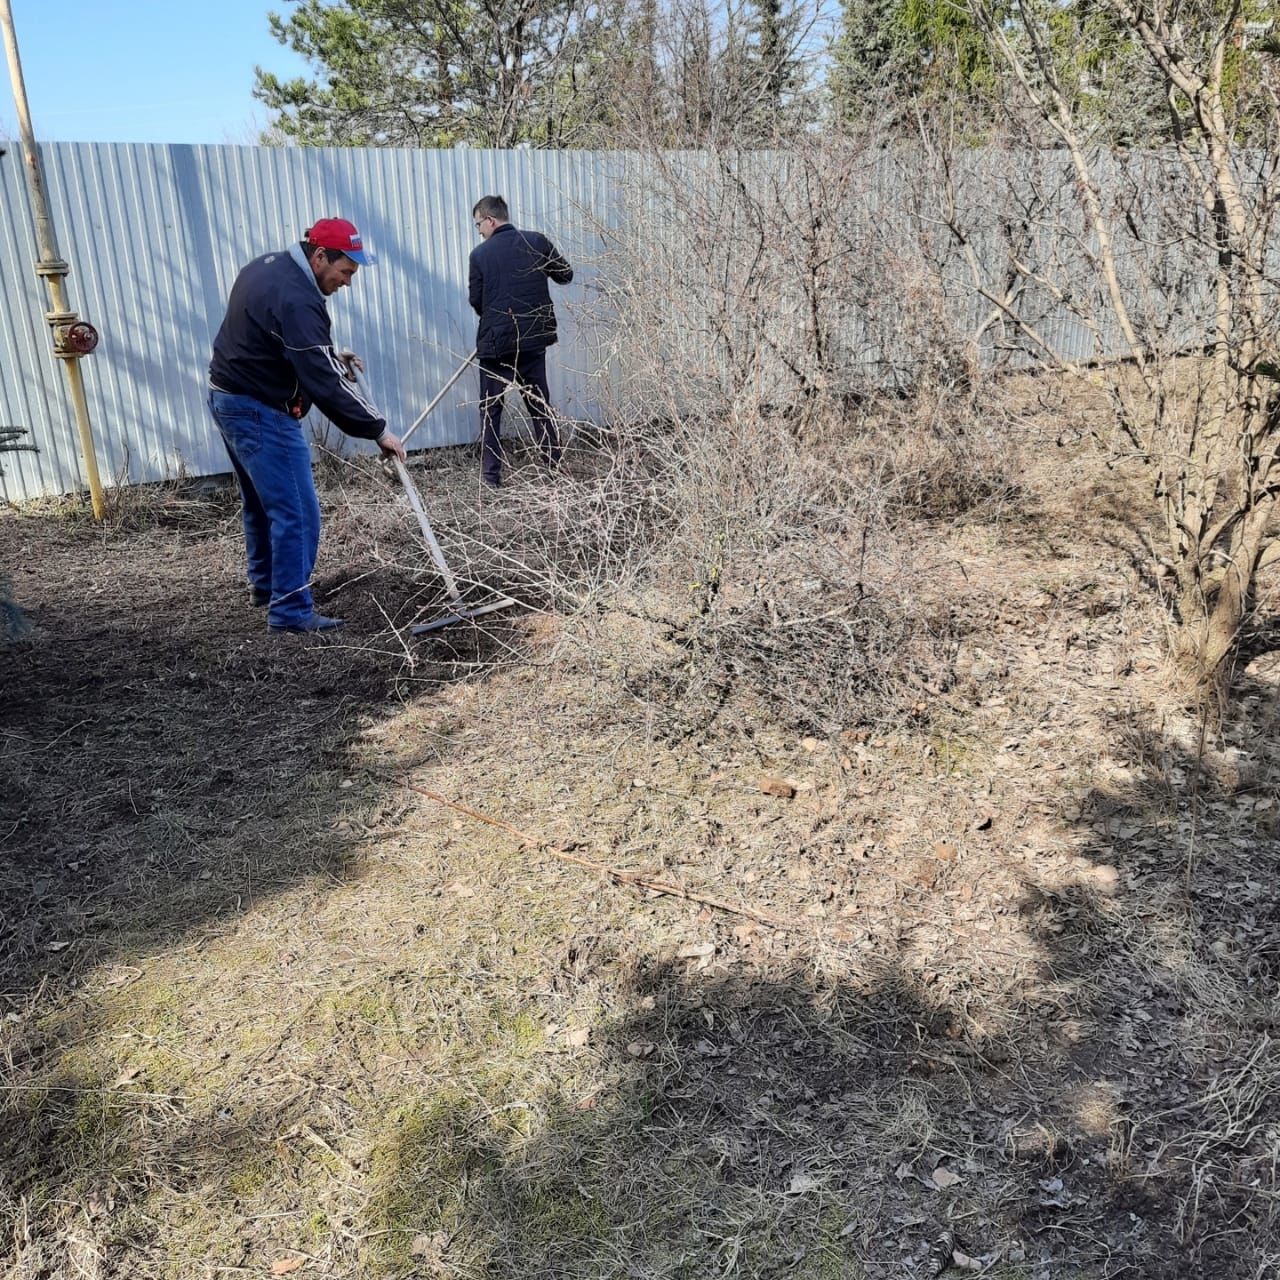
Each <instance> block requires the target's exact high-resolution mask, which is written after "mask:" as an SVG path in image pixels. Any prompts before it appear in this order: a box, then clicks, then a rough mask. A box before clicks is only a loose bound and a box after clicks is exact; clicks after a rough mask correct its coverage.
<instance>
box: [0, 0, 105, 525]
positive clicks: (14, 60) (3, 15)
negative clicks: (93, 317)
mask: <svg viewBox="0 0 1280 1280" xmlns="http://www.w3.org/2000/svg"><path fill="white" fill-rule="evenodd" d="M0 28H3V31H4V48H5V53H6V54H7V56H8V59H9V79H10V81H11V82H12V84H13V99H14V102H15V103H16V104H17V108H18V129H19V132H20V133H21V135H22V158H23V160H24V161H25V163H26V173H27V190H28V191H29V192H30V194H31V210H32V213H33V214H34V216H35V221H36V247H37V249H38V250H39V253H40V259H39V261H38V262H37V263H36V275H38V276H40V277H41V278H42V279H43V280H44V282H45V287H46V288H47V289H48V291H49V310H48V311H46V312H45V313H44V318H45V319H46V320H47V321H48V322H49V328H50V330H51V331H52V333H53V354H54V355H55V356H56V357H57V358H58V359H59V360H61V361H62V365H63V368H65V369H66V371H67V382H68V383H69V384H70V388H71V403H72V406H73V407H74V409H75V414H76V427H77V429H78V430H79V433H80V451H81V453H82V454H83V455H84V470H85V476H86V477H87V479H88V481H89V497H90V498H91V499H92V501H93V516H94V519H95V520H102V519H103V517H104V516H105V515H106V511H107V505H106V501H105V499H104V497H103V493H102V479H101V477H100V476H99V475H98V455H97V452H96V450H95V449H94V445H93V432H92V430H91V428H90V424H89V402H88V400H87V399H86V397H85V394H84V379H83V377H82V376H81V374H80V359H81V357H82V356H87V355H88V354H89V352H91V351H92V350H93V349H94V347H96V346H97V345H98V334H97V330H95V329H94V327H93V326H92V325H91V324H89V323H88V321H86V320H81V319H80V318H79V317H78V316H77V315H76V313H75V312H74V311H72V310H71V309H70V307H69V306H68V305H67V291H66V287H65V282H66V278H67V276H68V275H70V274H71V268H70V267H69V266H68V265H67V264H66V263H65V262H64V261H63V260H62V259H61V258H60V257H58V247H57V243H56V241H55V240H54V236H53V220H52V219H51V218H50V217H49V203H48V201H47V200H46V199H45V194H44V179H43V177H42V176H41V173H40V157H39V155H38V154H37V152H36V140H35V134H34V133H33V132H32V129H31V109H30V107H29V106H28V105H27V86H26V82H25V81H24V80H23V77H22V62H21V60H20V59H19V57H18V37H17V34H16V33H15V31H14V29H13V10H12V8H11V6H10V0H0Z"/></svg>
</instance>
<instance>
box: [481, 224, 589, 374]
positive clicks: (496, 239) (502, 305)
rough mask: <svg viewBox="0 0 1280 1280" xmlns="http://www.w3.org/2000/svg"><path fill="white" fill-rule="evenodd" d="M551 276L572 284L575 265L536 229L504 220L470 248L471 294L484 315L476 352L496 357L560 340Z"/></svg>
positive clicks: (510, 354)
mask: <svg viewBox="0 0 1280 1280" xmlns="http://www.w3.org/2000/svg"><path fill="white" fill-rule="evenodd" d="M548 279H551V280H554V281H555V282H556V284H568V283H569V281H570V280H572V279H573V268H572V267H571V266H570V265H569V263H568V262H567V261H566V260H565V258H564V257H563V255H562V254H561V253H560V251H559V250H558V249H557V248H556V247H555V245H553V244H552V243H551V241H550V240H548V239H547V237H546V236H544V235H540V234H539V233H538V232H537V231H521V230H520V229H519V228H518V227H514V226H512V224H511V223H509V222H504V223H503V224H502V225H501V226H500V227H498V229H497V230H496V231H495V232H494V233H493V235H491V236H490V237H489V238H488V239H487V240H486V241H484V243H483V244H478V245H476V247H475V248H474V249H472V250H471V280H470V289H469V291H468V294H469V297H470V299H471V307H472V310H474V311H475V313H476V315H478V316H479V317H480V324H479V326H478V327H477V329H476V354H477V355H478V356H481V357H487V358H489V359H494V358H496V357H510V356H515V355H518V354H523V353H525V352H529V351H545V350H546V349H547V347H549V346H550V345H551V344H552V343H553V342H554V341H555V340H556V312H555V308H554V307H553V306H552V305H551V291H550V290H549V289H548V288H547V280H548Z"/></svg>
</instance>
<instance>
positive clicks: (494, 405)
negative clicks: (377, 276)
mask: <svg viewBox="0 0 1280 1280" xmlns="http://www.w3.org/2000/svg"><path fill="white" fill-rule="evenodd" d="M509 216H510V215H509V214H508V212H507V202H506V201H505V200H504V199H503V198H502V197H501V196H482V197H481V198H480V199H479V200H478V201H476V206H475V208H474V209H472V211H471V218H472V221H473V222H474V223H475V227H476V230H477V231H478V232H479V233H480V235H481V237H482V239H483V241H484V243H483V244H479V245H477V246H476V247H475V248H474V249H472V251H471V273H470V275H471V279H470V290H469V296H470V299H471V306H472V308H473V309H474V311H475V313H476V314H477V315H478V316H479V317H480V324H479V326H478V328H477V330H476V356H477V357H478V358H479V362H480V476H481V479H483V480H484V482H485V484H487V485H488V486H489V487H490V488H493V489H496V488H497V487H498V486H499V485H500V484H501V483H502V397H503V393H504V392H505V391H506V389H507V388H508V387H509V386H511V385H512V384H513V383H514V384H515V385H516V386H518V387H519V388H520V391H521V393H522V394H523V396H524V402H525V404H526V406H528V409H529V416H530V417H531V418H532V419H533V427H534V437H535V439H536V441H537V443H538V446H539V447H540V448H541V450H542V457H543V460H544V461H545V462H546V464H547V465H548V466H551V467H554V466H556V465H557V464H558V463H559V461H560V433H559V431H558V429H557V427H556V421H555V416H554V413H553V411H552V408H551V392H550V391H549V390H548V389H547V348H548V347H549V346H551V344H552V343H553V342H555V340H556V312H555V308H554V307H553V306H552V305H551V292H550V290H549V289H548V288H547V281H548V280H554V281H555V282H556V284H568V283H569V281H570V280H572V279H573V268H572V267H571V266H570V265H569V264H568V262H567V261H565V259H564V257H563V256H562V255H561V253H560V251H559V250H558V249H557V248H556V247H555V245H553V244H552V243H551V241H550V240H548V239H547V237H546V236H544V235H540V234H539V233H538V232H536V231H521V230H520V229H519V228H517V227H514V226H512V225H511V222H510V221H509Z"/></svg>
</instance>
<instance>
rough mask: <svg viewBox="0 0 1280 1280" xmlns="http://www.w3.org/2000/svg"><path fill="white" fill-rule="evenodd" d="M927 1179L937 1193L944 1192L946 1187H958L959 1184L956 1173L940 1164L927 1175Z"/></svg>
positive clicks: (959, 1179) (958, 1177)
mask: <svg viewBox="0 0 1280 1280" xmlns="http://www.w3.org/2000/svg"><path fill="white" fill-rule="evenodd" d="M929 1179H930V1181H931V1182H932V1183H933V1185H934V1186H935V1187H937V1188H938V1190H939V1191H946V1190H947V1188H948V1187H955V1186H959V1184H960V1182H961V1178H960V1175H959V1174H958V1173H952V1172H951V1170H950V1169H948V1168H947V1167H946V1165H942V1164H940V1165H939V1166H938V1167H937V1168H936V1169H935V1170H934V1171H933V1172H932V1173H931V1174H930V1175H929Z"/></svg>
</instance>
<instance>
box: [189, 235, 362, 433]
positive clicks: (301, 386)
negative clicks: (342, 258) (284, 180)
mask: <svg viewBox="0 0 1280 1280" xmlns="http://www.w3.org/2000/svg"><path fill="white" fill-rule="evenodd" d="M344 375H345V366H344V365H343V364H342V362H341V361H340V360H339V359H338V354H337V352H336V351H335V350H334V347H333V338H332V336H331V335H330V332H329V310H328V308H327V307H326V306H325V297H324V294H322V293H321V292H320V287H319V285H317V284H316V279H315V275H314V274H313V273H312V271H311V267H310V266H309V265H308V263H307V260H306V258H305V256H304V255H303V253H302V250H301V248H299V247H296V246H295V249H291V250H289V251H287V252H284V253H268V254H266V255H265V256H264V257H261V258H255V259H254V260H253V261H252V262H251V263H249V265H248V266H247V267H245V268H244V269H243V270H242V271H241V272H240V274H239V275H238V276H237V277H236V282H235V284H234V285H232V286H231V297H230V299H229V300H228V301H227V314H226V317H225V318H224V319H223V321H222V327H221V328H220V329H219V330H218V336H217V337H216V338H214V340H213V359H212V361H210V364H209V381H210V383H211V384H212V385H213V386H214V387H216V388H217V389H218V390H219V391H228V392H230V393H231V394H232V395H237V396H252V397H253V399H255V400H260V401H261V402H262V403H263V404H265V405H269V406H270V407H271V408H272V409H278V410H279V411H280V412H281V413H288V414H291V415H292V416H293V417H295V418H301V417H302V416H303V415H304V414H306V413H307V411H308V410H309V409H310V408H311V405H312V404H313V403H314V404H315V405H316V407H317V408H319V410H320V412H321V413H323V414H324V416H325V417H326V418H328V419H329V420H330V422H332V423H333V424H334V426H336V427H338V428H339V429H340V430H342V431H344V432H345V433H346V434H347V435H349V436H357V437H360V438H361V439H365V440H376V439H377V438H378V437H379V436H380V435H381V434H382V433H383V431H385V430H386V426H387V423H386V419H385V418H383V417H382V416H381V414H380V413H379V411H378V408H377V406H376V405H375V404H373V402H372V401H370V400H369V399H367V398H366V396H365V395H364V394H363V392H362V391H361V390H360V388H359V387H357V386H356V384H355V383H354V382H351V381H350V380H349V379H348V378H347V377H345V376H344Z"/></svg>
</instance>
